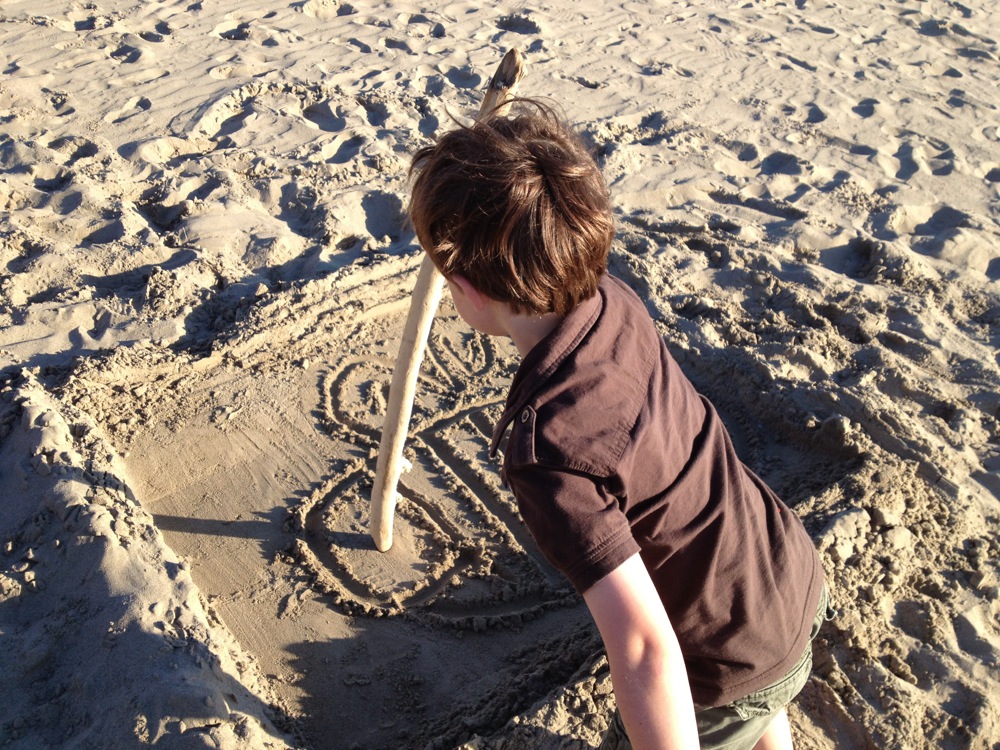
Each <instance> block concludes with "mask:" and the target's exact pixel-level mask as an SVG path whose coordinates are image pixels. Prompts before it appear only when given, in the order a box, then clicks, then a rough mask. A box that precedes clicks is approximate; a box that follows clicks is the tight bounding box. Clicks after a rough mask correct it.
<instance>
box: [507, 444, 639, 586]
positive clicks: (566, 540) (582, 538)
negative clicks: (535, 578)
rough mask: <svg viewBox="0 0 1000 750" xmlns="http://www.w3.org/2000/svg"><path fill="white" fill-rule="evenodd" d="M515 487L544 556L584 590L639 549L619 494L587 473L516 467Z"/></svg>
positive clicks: (513, 470) (510, 478) (510, 475)
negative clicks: (616, 495)
mask: <svg viewBox="0 0 1000 750" xmlns="http://www.w3.org/2000/svg"><path fill="white" fill-rule="evenodd" d="M507 479H508V481H509V483H510V488H511V490H512V491H513V493H514V497H515V498H516V499H517V504H518V509H519V510H520V512H521V516H522V517H523V518H524V522H525V524H526V526H527V527H528V531H529V532H530V533H531V536H532V537H533V538H534V540H535V543H536V544H537V545H538V547H539V549H540V550H541V552H542V554H543V555H545V558H546V559H547V560H548V561H549V562H550V563H552V565H554V566H555V567H556V568H557V569H558V570H559V571H560V572H562V574H563V575H565V576H566V578H567V579H569V582H570V584H572V586H573V588H574V589H575V590H576V591H577V592H578V593H580V594H582V593H583V592H585V591H586V590H587V589H589V588H590V587H591V586H593V585H594V584H595V583H597V582H598V581H599V580H601V579H602V578H603V577H604V576H606V575H607V574H608V573H610V572H611V571H613V570H614V569H615V568H617V567H618V566H619V565H621V564H622V563H623V562H625V560H627V559H628V558H629V557H631V556H632V555H634V554H635V553H636V552H638V551H639V545H638V544H637V543H636V541H635V539H634V538H633V537H632V532H631V529H630V528H629V523H628V519H627V518H626V517H625V514H624V513H623V512H622V509H621V506H620V504H619V502H618V500H617V499H616V498H615V497H614V496H613V495H610V494H609V493H607V492H606V491H605V490H604V488H603V486H602V484H601V482H600V481H599V480H598V479H596V478H595V477H592V476H589V475H587V474H580V473H574V472H570V471H565V470H559V469H551V468H547V467H544V466H539V465H537V464H534V465H529V466H519V467H516V468H515V467H512V468H511V469H510V470H509V471H508V474H507Z"/></svg>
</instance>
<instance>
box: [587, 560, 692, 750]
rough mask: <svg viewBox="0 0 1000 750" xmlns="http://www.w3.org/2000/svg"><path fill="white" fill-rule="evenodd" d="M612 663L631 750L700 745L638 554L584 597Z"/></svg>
mask: <svg viewBox="0 0 1000 750" xmlns="http://www.w3.org/2000/svg"><path fill="white" fill-rule="evenodd" d="M583 598H584V601H586V602H587V606H588V607H589V609H590V612H591V615H593V617H594V621H595V622H596V623H597V628H598V630H600V632H601V638H602V639H603V640H604V648H605V650H606V651H607V653H608V661H609V662H610V664H611V681H612V683H613V684H614V690H615V700H616V701H617V703H618V710H619V711H620V712H621V715H622V720H623V721H624V723H625V728H626V729H627V730H628V736H629V740H630V741H631V742H632V746H633V747H634V748H635V750H643V749H644V748H657V749H660V750H666V749H667V748H677V749H678V750H690V749H691V748H697V747H698V730H697V726H696V724H695V717H694V705H693V703H692V701H691V688H690V686H689V685H688V678H687V670H686V669H685V667H684V658H683V656H682V655H681V650H680V646H679V645H678V643H677V636H676V635H675V634H674V629H673V627H672V626H671V624H670V620H669V619H667V613H666V612H665V611H664V609H663V605H662V603H661V602H660V597H659V595H658V594H657V593H656V589H655V588H654V586H653V582H652V580H651V579H650V577H649V573H648V572H647V571H646V566H645V565H644V564H643V562H642V559H641V558H640V557H639V555H638V554H635V555H632V557H630V558H629V559H628V560H626V561H625V562H624V563H622V564H621V565H619V566H618V567H617V568H615V570H613V571H612V572H611V573H609V574H608V575H607V576H605V577H604V578H602V579H601V580H600V581H598V582H597V583H595V584H594V585H593V586H592V587H590V588H589V589H588V590H587V591H585V592H584V594H583Z"/></svg>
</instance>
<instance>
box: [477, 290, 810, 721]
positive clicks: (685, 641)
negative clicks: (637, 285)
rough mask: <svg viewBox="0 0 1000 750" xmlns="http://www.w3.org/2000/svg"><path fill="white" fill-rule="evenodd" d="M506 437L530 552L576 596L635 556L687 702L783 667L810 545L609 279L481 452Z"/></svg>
mask: <svg viewBox="0 0 1000 750" xmlns="http://www.w3.org/2000/svg"><path fill="white" fill-rule="evenodd" d="M508 425H509V426H510V437H509V440H508V442H507V446H506V448H505V451H504V465H503V473H504V478H505V480H506V481H507V483H508V484H509V485H510V487H511V489H512V490H513V492H514V494H515V496H516V497H517V500H518V506H519V508H520V510H521V513H522V516H523V517H524V520H525V522H526V524H527V525H528V528H529V530H530V531H531V532H532V536H533V537H534V538H535V539H536V540H537V542H538V544H539V547H540V548H541V549H542V551H543V553H544V554H545V555H546V556H547V557H548V558H549V560H550V561H551V562H552V563H553V564H554V565H555V566H556V567H557V568H559V569H560V570H561V571H563V572H564V574H565V575H566V576H567V577H568V578H569V579H570V582H571V583H572V584H573V585H574V587H575V588H576V589H577V590H578V591H580V592H581V593H582V592H584V591H586V590H587V589H588V588H590V587H591V586H592V585H593V584H594V583H596V582H597V581H599V580H600V579H601V578H603V577H604V576H605V575H607V574H608V573H610V572H611V571H612V570H614V569H615V568H616V567H617V566H618V565H619V564H621V563H622V562H623V561H624V560H626V559H627V558H628V557H629V556H630V555H632V554H634V553H635V552H640V553H641V555H642V559H643V562H644V563H645V565H646V568H647V570H648V571H649V573H650V576H651V578H652V579H653V583H654V585H655V586H656V589H657V591H658V593H659V595H660V598H661V600H662V601H663V604H664V607H665V609H666V611H667V614H668V615H669V616H670V619H671V622H672V624H673V627H674V630H675V632H676V633H677V638H678V640H679V641H680V644H681V649H682V651H683V653H684V660H685V663H686V665H687V669H688V677H689V679H690V683H691V690H692V697H693V698H694V700H695V703H696V704H698V705H701V706H717V705H722V704H724V703H728V702H729V701H731V700H733V699H735V698H739V697H741V696H743V695H746V694H748V693H750V692H753V691H754V690H757V689H759V688H762V687H765V686H767V685H768V684H770V682H772V681H773V680H774V678H776V677H780V676H781V675H782V674H784V673H785V672H787V671H788V670H789V669H790V668H791V667H792V666H794V664H795V662H796V660H797V659H798V658H799V657H800V655H801V653H802V650H803V649H804V648H805V646H806V642H807V641H808V638H809V630H810V626H811V625H812V620H813V614H814V613H815V611H816V606H817V603H818V601H819V595H820V588H821V587H822V570H821V569H820V566H819V560H818V558H817V555H816V553H815V550H814V547H813V544H812V541H811V539H810V538H809V536H808V535H807V534H806V532H805V529H804V528H803V527H802V524H801V523H800V522H799V520H798V519H797V518H796V516H795V515H794V513H792V512H790V511H788V509H787V508H786V507H785V506H784V505H783V504H782V503H781V501H780V500H778V498H777V497H776V496H775V495H774V493H773V492H771V491H770V490H769V489H768V488H767V487H766V486H765V485H764V484H763V483H762V482H761V481H760V480H759V479H758V478H757V477H756V476H755V475H754V474H753V473H752V472H750V471H749V470H748V469H747V468H746V467H745V466H744V465H743V464H742V463H741V462H740V461H739V459H738V458H737V456H736V453H735V450H734V448H733V446H732V443H731V441H730V440H729V437H728V435H727V434H726V431H725V428H724V427H723V425H722V423H721V421H720V419H719V416H718V414H717V413H716V411H715V409H714V408H713V407H712V405H711V404H710V403H709V402H708V401H707V400H705V399H704V398H703V397H702V396H700V395H699V394H698V393H697V392H696V391H695V390H694V388H693V387H692V386H691V384H690V382H689V381H688V380H687V378H686V377H685V376H684V375H683V373H682V372H681V371H680V369H679V368H678V366H677V364H676V362H675V361H674V360H673V358H672V357H671V356H670V354H669V353H668V352H667V349H666V347H665V346H664V344H663V342H662V339H661V338H660V336H659V334H658V333H657V331H656V329H655V326H654V325H653V322H652V320H650V318H649V316H648V314H647V312H646V309H645V307H644V306H643V305H642V303H641V301H640V300H639V299H638V298H637V297H636V296H635V294H634V293H633V292H632V291H631V290H630V289H628V288H627V287H626V286H625V285H624V284H623V283H622V282H621V281H619V280H617V279H615V278H613V277H610V276H609V277H606V278H605V279H604V280H603V281H602V282H601V285H600V288H599V292H598V294H597V295H595V297H593V298H591V299H590V300H588V301H586V302H584V303H583V304H581V305H580V306H579V307H577V308H576V309H575V310H574V311H573V312H572V313H570V314H569V315H568V316H566V318H565V319H564V320H563V321H562V323H561V325H560V326H559V327H558V328H557V329H556V330H554V331H553V332H552V333H551V334H550V335H549V336H548V337H547V338H546V339H544V340H543V341H541V342H540V343H539V344H538V345H537V346H536V347H535V348H534V349H532V350H531V352H530V353H529V354H528V356H527V357H525V359H524V361H523V362H522V364H521V366H520V368H519V369H518V371H517V374H516V375H515V377H514V381H513V383H512V385H511V390H510V394H509V396H508V399H507V406H506V409H505V410H504V413H503V416H502V417H501V419H500V420H499V422H498V424H497V427H496V430H495V431H494V438H493V447H494V448H496V446H497V445H498V444H499V443H500V440H501V437H502V435H503V433H504V432H505V430H506V429H507V427H508Z"/></svg>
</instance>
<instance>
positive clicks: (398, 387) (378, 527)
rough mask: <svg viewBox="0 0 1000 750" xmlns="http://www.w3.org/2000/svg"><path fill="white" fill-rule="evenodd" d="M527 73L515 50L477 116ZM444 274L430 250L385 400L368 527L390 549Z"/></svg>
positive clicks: (503, 106) (497, 104) (495, 108)
mask: <svg viewBox="0 0 1000 750" xmlns="http://www.w3.org/2000/svg"><path fill="white" fill-rule="evenodd" d="M523 75H524V60H523V58H522V57H521V54H520V53H519V52H518V51H517V50H516V49H511V50H509V51H508V52H507V54H506V55H504V58H503V60H502V61H501V63H500V65H499V67H497V71H496V73H494V74H493V78H491V79H490V84H489V87H488V88H487V90H486V96H485V97H484V99H483V103H482V105H481V106H480V108H479V115H478V118H477V119H482V118H483V117H485V116H486V115H491V114H495V115H501V116H502V115H505V114H506V113H507V111H508V110H509V109H510V103H509V101H508V100H509V99H510V98H511V97H512V96H513V93H514V89H515V87H516V86H517V84H518V82H519V81H520V80H521V78H522V77H523ZM443 289H444V277H442V276H441V274H440V273H438V270H437V268H435V266H434V263H432V262H431V259H430V257H429V256H427V255H426V254H425V255H424V259H423V261H422V262H421V263H420V272H419V273H418V274H417V283H416V285H415V286H414V287H413V296H412V297H411V299H410V311H409V313H408V314H407V316H406V324H405V326H404V327H403V338H402V340H401V341H400V344H399V354H398V355H397V356H396V367H395V369H394V370H393V373H392V382H391V383H390V384H389V403H388V404H386V410H385V425H384V426H383V428H382V440H381V443H380V445H379V451H378V460H377V461H376V463H375V484H374V486H373V487H372V496H371V521H370V525H369V531H370V532H371V535H372V539H374V540H375V546H376V547H377V548H378V550H379V551H380V552H386V551H387V550H388V549H389V548H390V547H391V546H392V520H393V515H394V513H395V510H396V485H397V484H398V483H399V475H400V473H401V472H402V470H403V463H404V462H403V443H404V442H405V441H406V432H407V429H408V427H409V424H410V414H411V412H412V411H413V398H414V396H415V392H416V386H417V377H418V376H419V374H420V363H421V361H422V360H423V358H424V349H425V347H426V346H427V337H428V335H429V334H430V330H431V323H433V322H434V313H435V312H436V311H437V307H438V303H439V302H440V301H441V293H442V291H443Z"/></svg>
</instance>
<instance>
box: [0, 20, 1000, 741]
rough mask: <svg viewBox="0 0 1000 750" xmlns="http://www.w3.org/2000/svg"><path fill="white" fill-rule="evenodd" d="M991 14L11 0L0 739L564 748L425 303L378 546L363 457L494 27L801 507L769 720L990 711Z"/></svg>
mask: <svg viewBox="0 0 1000 750" xmlns="http://www.w3.org/2000/svg"><path fill="white" fill-rule="evenodd" d="M997 29H1000V13H998V11H997V10H996V5H995V4H994V3H992V2H987V1H986V0H966V2H961V3H960V2H954V1H948V2H945V1H944V0H923V1H917V0H899V1H897V2H892V3H885V4H875V3H831V4H826V3H814V2H811V1H810V0H797V2H787V3H786V2H770V1H766V0H764V1H761V2H746V3H723V2H718V1H716V0H703V2H698V3H687V2H658V1H655V0H650V1H649V2H637V1H633V0H627V1H626V2H619V3H611V4H607V3H600V2H597V0H581V1H580V2H575V3H553V2H542V3H539V4H533V5H517V4H511V3H500V4H498V5H494V6H490V7H484V6H479V5H476V4H472V3H461V2H436V1H434V0H426V1H425V2H419V3H410V2H399V1H395V0H394V1H393V2H383V3H371V4H369V3H361V2H358V3H347V2H337V1H336V0H305V1H304V2H291V3H276V2H271V0H241V1H239V2H228V3H202V2H192V1H191V0H181V1H180V2H176V1H175V0H163V1H161V2H156V3H152V2H148V3H134V2H123V1H122V0H98V2H88V3H83V2H62V1H59V0H44V1H39V0H31V1H30V2H29V1H28V0H4V2H2V3H0V123H2V124H0V446H2V450H0V498H2V502H0V544H2V545H3V549H2V554H0V565H2V568H0V643H2V648H0V673H2V674H3V679H2V680H0V746H3V747H5V748H7V747H9V748H16V749H17V750H28V749H31V750H34V749H36V748H44V747H82V748H90V747H95V748H98V747H99V748H107V747H116V748H127V747H142V746H145V745H147V744H154V745H156V746H158V747H184V748H187V747H220V748H227V749H229V748H254V749H256V748H287V747H303V748H311V749H313V750H321V749H324V748H385V747H399V748H459V747H461V748H504V749H505V750H512V749H514V748H591V747H595V746H596V744H597V743H598V742H599V739H600V737H601V734H602V732H603V730H604V728H605V727H606V725H607V721H608V716H609V712H610V711H611V710H612V708H613V706H614V699H613V695H612V694H611V686H610V680H609V676H608V670H607V664H606V661H605V659H604V657H603V654H602V651H601V645H600V641H599V638H598V637H597V635H596V632H595V630H594V627H593V625H592V624H591V621H590V619H589V617H588V615H587V613H586V610H585V608H584V606H583V604H582V602H581V600H580V599H579V598H578V597H576V596H575V595H574V594H573V593H572V591H571V590H570V589H569V588H568V586H567V585H566V584H565V583H564V582H563V581H562V580H561V578H560V577H559V575H558V574H557V573H556V572H555V571H553V570H552V569H550V568H549V567H548V566H547V565H546V564H545V563H544V561H542V560H541V558H540V556H539V554H538V551H537V549H536V547H535V545H534V544H533V542H532V541H531V539H530V537H529V536H528V534H527V533H526V531H525V528H524V526H523V525H522V523H521V522H520V520H519V519H518V517H517V512H516V508H515V506H514V504H513V501H512V498H511V497H510V495H509V494H508V493H507V492H506V491H505V490H504V489H503V488H502V487H501V486H500V484H499V482H498V479H497V465H496V463H495V462H494V461H492V460H491V459H489V457H488V456H487V440H488V436H489V434H490V431H491V427H492V423H493V420H494V419H495V418H496V416H497V415H498V413H499V410H500V407H501V405H502V403H503V399H504V397H505V393H506V385H507V383H508V382H509V378H510V375H511V373H512V372H513V369H514V368H515V367H516V363H517V358H516V352H515V351H514V350H513V347H512V346H511V345H510V344H509V343H507V342H503V341H498V340H490V339H487V338H484V337H482V336H480V335H477V334H473V333H471V332H470V331H468V330H467V329H465V328H464V327H463V326H462V324H461V322H460V321H459V320H458V318H457V317H456V313H455V311H454V309H453V308H452V307H451V305H450V303H449V302H447V301H446V302H445V304H444V305H443V306H442V308H441V310H440V312H439V315H438V318H437V320H436V322H435V325H434V328H433V330H432V333H431V344H430V348H429V354H428V357H427V360H426V361H425V364H424V368H423V372H422V375H421V379H420V383H419V386H418V397H417V403H416V407H415V411H414V418H413V422H412V425H411V432H410V438H409V440H408V443H407V448H406V456H407V458H408V459H409V460H410V461H411V462H412V465H413V468H412V470H411V471H410V472H409V473H408V474H406V475H404V477H403V481H402V484H401V488H400V491H401V495H402V500H401V503H400V507H399V509H398V515H397V518H396V535H395V545H394V546H393V548H392V550H391V552H390V553H388V554H385V555H383V554H380V553H378V552H376V551H375V550H374V546H373V544H372V542H371V540H370V538H369V537H368V534H367V514H368V493H369V491H370V486H371V481H372V475H373V472H374V466H375V456H376V453H377V447H378V437H379V434H380V430H381V426H382V421H383V416H384V408H385V401H386V396H387V388H388V382H389V377H390V373H391V371H392V367H393V363H394V360H395V355H396V351H397V349H398V339H399V335H400V332H401V330H402V321H403V319H404V317H405V314H406V310H407V307H408V304H409V294H410V290H411V289H412V286H413V282H414V279H415V276H416V269H417V266H418V264H419V261H420V256H419V252H418V250H417V248H416V246H415V243H414V238H413V234H412V231H411V230H410V229H409V227H408V226H407V222H406V217H405V212H404V206H405V202H406V195H407V183H406V174H405V173H406V167H407V164H408V155H409V154H410V153H412V152H413V151H414V150H415V149H416V148H417V147H419V146H421V145H424V144H426V143H429V142H431V140H432V139H433V137H434V136H435V134H437V133H439V132H441V131H442V129H445V128H447V127H449V124H450V121H451V118H452V117H457V118H465V119H468V118H471V117H472V116H473V115H474V114H475V112H476V109H477V108H478V104H479V101H480V99H481V96H482V88H483V86H484V84H485V82H486V81H487V79H488V78H489V76H490V75H491V74H492V72H493V70H494V69H495V67H496V65H497V63H498V62H499V60H500V58H501V57H502V55H503V53H504V52H505V51H506V50H507V49H508V48H510V47H518V48H519V49H520V50H521V51H522V52H523V53H524V55H525V58H526V61H527V65H528V68H527V75H526V77H525V79H524V81H523V83H522V92H524V93H527V94H532V95H538V96H545V97H549V98H551V99H552V100H554V101H555V102H557V103H558V104H560V105H561V106H562V108H563V109H564V111H565V113H566V116H567V118H568V119H569V120H570V121H571V122H572V123H573V124H574V125H575V126H576V127H577V128H578V129H579V130H580V132H581V133H583V135H584V137H585V138H586V139H587V140H588V142H589V143H590V144H591V145H592V146H593V148H594V149H595V151H596V153H597V154H598V157H599V160H600V163H601V166H602V169H603V170H604V172H605V174H606V176H607V178H608V181H609V183H610V184H611V188H612V191H613V193H614V200H615V207H616V218H617V221H618V237H617V240H616V242H615V246H614V249H613V253H612V261H611V267H612V270H613V271H614V272H615V273H616V274H618V275H619V276H621V277H622V278H623V279H625V280H626V281H627V282H628V283H629V284H630V285H632V286H633V287H634V288H635V289H636V290H637V291H638V292H639V294H640V295H641V296H642V297H643V299H644V300H645V301H646V302H647V305H648V307H649V310H650V313H651V314H652V316H653V318H654V319H655V320H656V322H657V325H658V327H659V329H660V330H661V332H662V334H663V336H664V338H665V339H666V341H667V342H668V344H669V345H670V346H671V349H672V350H673V352H674V353H675V355H676V357H677V359H678V360H679V362H680V363H681V365H682V367H683V368H684V370H685V371H686V372H687V373H688V375H689V376H690V377H691V378H692V380H693V381H694V382H695V383H696V384H697V385H698V387H699V388H700V389H701V390H702V391H703V392H704V393H705V394H706V395H708V396H709V397H710V398H711V399H712V400H713V401H714V402H715V403H716V405H717V406H718V408H719V410H720V412H721V413H722V414H723V416H724V419H725V420H726V422H727V424H728V425H729V427H730V429H731V431H732V434H733V437H734V440H735V441H736V443H737V445H738V447H739V450H740V452H741V455H742V456H743V457H744V460H745V461H746V462H747V463H748V465H750V466H751V468H753V469H754V470H755V471H757V472H758V473H760V474H761V475H762V476H763V477H764V478H765V479H766V480H767V481H768V482H769V483H770V484H771V485H772V486H773V487H774V488H775V489H776V490H777V491H778V492H779V493H780V494H781V495H782V496H783V497H784V498H785V499H786V500H787V501H788V503H789V504H791V505H792V506H794V508H795V510H796V512H798V513H799V514H800V515H801V517H802V518H803V520H804V522H805V524H806V526H807V528H808V529H809V531H810V533H811V534H812V536H813V538H814V539H815V541H816V544H817V547H818V548H819V549H820V551H821V553H822V559H823V563H824V566H825V570H826V574H827V578H828V581H829V584H830V587H831V590H832V592H833V596H834V598H835V601H836V604H837V607H838V608H839V610H840V616H839V618H838V619H836V620H835V621H833V622H831V623H829V624H828V625H827V626H826V627H825V628H824V630H823V632H822V633H821V635H820V638H819V641H818V643H817V645H816V668H815V672H814V674H813V676H812V677H811V679H810V681H809V683H808V685H807V687H806V689H805V690H804V692H803V693H802V695H801V696H800V697H799V699H798V700H797V701H796V702H795V704H794V705H793V707H792V709H791V720H792V726H793V731H794V734H795V738H796V741H797V745H798V747H800V748H805V749H806V750H811V749H815V750H818V749H820V748H869V747H871V748H947V749H950V748H995V747H997V746H998V745H1000V680H998V678H1000V666H998V657H1000V620H998V612H1000V603H998V597H997V593H998V583H1000V580H998V574H1000V571H998V565H997V559H998V556H1000V537H998V519H1000V502H998V495H1000V421H998V420H1000V355H998V348H1000V346H998V345H1000V283H998V281H1000V111H998V106H997V105H998V102H997V83H998V80H1000V62H998V60H1000V49H998V44H997Z"/></svg>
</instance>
